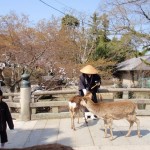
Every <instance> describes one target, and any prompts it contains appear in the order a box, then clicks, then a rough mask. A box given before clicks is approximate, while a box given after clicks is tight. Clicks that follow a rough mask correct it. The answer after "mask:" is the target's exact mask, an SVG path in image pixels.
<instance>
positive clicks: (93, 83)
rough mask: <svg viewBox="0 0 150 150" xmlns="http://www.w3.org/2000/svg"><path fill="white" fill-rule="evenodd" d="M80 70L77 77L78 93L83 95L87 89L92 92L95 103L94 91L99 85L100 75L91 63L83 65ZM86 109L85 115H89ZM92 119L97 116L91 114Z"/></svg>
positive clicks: (95, 91)
mask: <svg viewBox="0 0 150 150" xmlns="http://www.w3.org/2000/svg"><path fill="white" fill-rule="evenodd" d="M80 72H81V73H82V74H81V75H80V77H79V95H80V96H84V95H86V93H87V92H88V91H90V92H91V93H92V100H93V102H94V103H97V102H98V101H97V96H96V93H97V91H98V88H99V87H100V85H101V77H100V75H99V74H98V70H97V69H95V68H94V67H93V66H92V65H87V66H85V67H83V68H82V69H81V70H80ZM87 112H88V110H87V109H85V117H86V118H88V117H90V116H89V115H88V114H89V113H87ZM91 118H92V119H96V118H97V117H96V116H94V115H91Z"/></svg>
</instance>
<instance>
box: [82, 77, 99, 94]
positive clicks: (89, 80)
mask: <svg viewBox="0 0 150 150" xmlns="http://www.w3.org/2000/svg"><path fill="white" fill-rule="evenodd" d="M98 82H100V84H101V78H100V76H99V75H98V74H92V75H91V77H89V76H88V75H86V74H81V75H80V78H79V90H82V89H87V90H88V91H90V92H92V93H93V92H94V93H96V92H97V90H98V88H99V87H100V86H95V87H94V88H93V89H92V87H93V86H94V85H95V84H96V83H98Z"/></svg>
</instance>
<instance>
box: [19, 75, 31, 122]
mask: <svg viewBox="0 0 150 150" xmlns="http://www.w3.org/2000/svg"><path fill="white" fill-rule="evenodd" d="M21 77H22V81H21V89H20V105H21V112H20V120H22V121H28V120H31V111H30V101H31V85H30V81H29V77H30V76H29V74H27V73H24V74H23V75H22V76H21Z"/></svg>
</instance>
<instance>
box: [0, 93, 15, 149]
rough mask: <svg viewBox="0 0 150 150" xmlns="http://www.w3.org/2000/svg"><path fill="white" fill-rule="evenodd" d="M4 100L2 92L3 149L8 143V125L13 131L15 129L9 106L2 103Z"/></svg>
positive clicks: (1, 135) (0, 125) (0, 104)
mask: <svg viewBox="0 0 150 150" xmlns="http://www.w3.org/2000/svg"><path fill="white" fill-rule="evenodd" d="M2 98H3V92H2V91H1V90H0V138H1V147H4V145H5V143H6V142H8V138H7V131H6V130H7V124H8V126H9V128H10V129H11V130H13V129H14V124H13V120H12V117H11V113H10V111H9V108H8V105H7V104H6V103H5V102H3V101H2Z"/></svg>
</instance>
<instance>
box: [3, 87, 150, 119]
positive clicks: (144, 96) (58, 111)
mask: <svg viewBox="0 0 150 150" xmlns="http://www.w3.org/2000/svg"><path fill="white" fill-rule="evenodd" d="M24 88H25V89H24ZM26 88H27V87H23V90H21V92H20V93H4V101H6V102H7V104H8V106H9V107H10V110H11V112H12V116H13V118H15V119H20V120H32V119H47V118H66V117H69V112H68V99H69V97H71V96H73V95H75V94H77V93H78V91H77V90H59V91H43V92H34V93H32V94H31V92H30V90H28V89H26ZM29 89H30V88H29ZM149 93H150V89H149V88H108V89H100V91H99V92H98V93H97V97H98V99H99V98H100V97H102V99H103V101H117V100H123V99H130V100H133V101H134V102H135V103H137V104H138V109H137V115H142V116H145V115H150V107H149V106H150V94H149ZM42 95H43V96H46V95H51V97H50V98H47V99H41V96H42ZM118 95H119V96H118ZM14 110H16V111H15V113H14ZM41 110H42V111H41Z"/></svg>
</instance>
